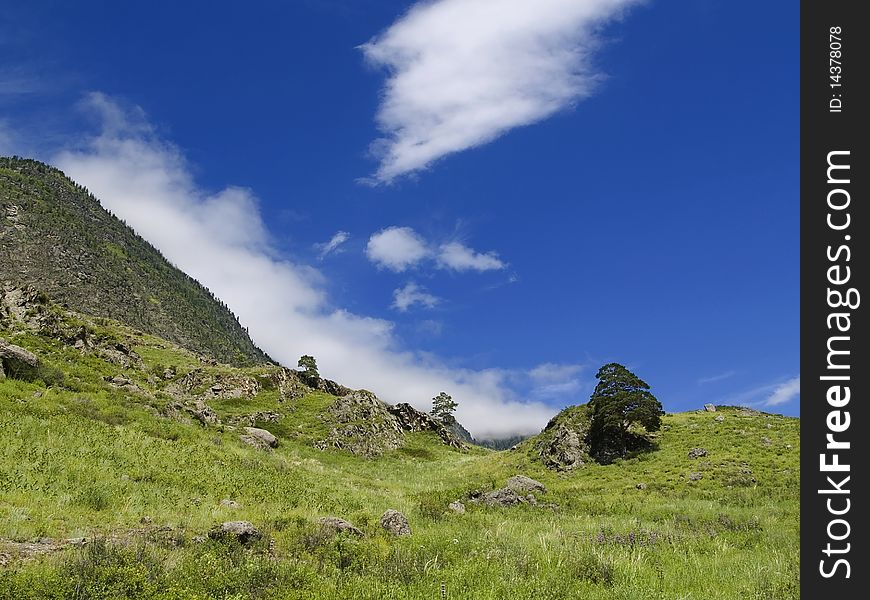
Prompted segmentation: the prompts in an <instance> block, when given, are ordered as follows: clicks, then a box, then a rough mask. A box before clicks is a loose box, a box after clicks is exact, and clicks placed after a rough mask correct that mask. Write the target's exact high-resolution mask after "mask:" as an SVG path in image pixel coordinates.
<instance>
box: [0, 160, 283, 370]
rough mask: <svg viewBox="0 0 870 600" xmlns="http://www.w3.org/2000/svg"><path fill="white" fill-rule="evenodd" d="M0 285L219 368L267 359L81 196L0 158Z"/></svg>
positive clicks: (196, 287)
mask: <svg viewBox="0 0 870 600" xmlns="http://www.w3.org/2000/svg"><path fill="white" fill-rule="evenodd" d="M0 281H10V282H13V283H15V284H17V285H22V286H26V285H33V286H35V287H37V288H39V289H40V290H41V291H43V292H45V293H46V294H47V295H48V296H49V297H51V298H52V299H53V300H56V301H58V302H60V303H63V304H65V305H67V306H69V307H70V308H72V309H74V310H77V311H81V312H84V313H88V314H91V315H95V316H101V317H108V318H113V319H117V320H119V321H121V322H123V323H125V324H127V325H130V326H131V327H135V328H137V329H141V330H142V331H145V332H147V333H151V334H154V335H157V336H160V337H162V338H165V339H167V340H170V341H172V342H175V343H177V344H179V345H181V346H184V347H185V348H188V349H190V350H193V351H195V352H199V353H201V354H206V355H208V356H211V357H212V358H214V359H217V360H220V361H222V362H226V363H230V364H236V365H253V364H260V363H265V362H267V361H268V360H269V358H268V357H267V356H266V355H265V354H264V353H263V351H262V350H260V349H259V348H257V346H256V345H255V344H254V342H253V341H251V338H250V337H249V336H248V333H247V331H246V330H245V329H244V328H243V327H242V326H241V325H240V324H239V322H238V319H237V318H236V317H235V316H234V315H233V314H232V312H230V310H229V309H228V308H227V306H226V305H224V304H223V303H222V302H221V301H220V300H218V299H217V298H215V296H214V295H213V294H211V292H209V290H207V289H206V288H205V287H203V286H202V285H200V284H199V283H198V282H197V281H195V280H194V279H192V278H191V277H189V276H188V275H186V274H185V273H183V272H181V271H180V270H179V269H177V268H175V267H174V266H173V265H172V264H170V263H169V262H168V261H167V260H166V259H165V258H164V257H163V256H162V255H161V254H160V252H159V251H158V250H156V249H155V248H154V247H153V246H152V245H151V244H149V243H148V242H146V241H145V240H143V239H142V238H141V237H139V236H138V235H137V234H136V233H135V232H134V231H133V230H132V229H130V228H129V227H128V226H126V225H125V224H124V223H123V222H122V221H120V220H119V219H117V218H116V217H114V216H113V215H111V214H110V213H109V212H108V211H106V210H105V209H104V208H103V207H102V206H101V205H100V203H99V201H98V200H97V199H96V198H95V197H94V196H93V195H91V194H90V193H88V191H87V190H86V189H85V188H83V187H82V186H80V185H78V184H76V183H75V182H73V181H72V180H70V179H69V178H68V177H66V176H65V175H64V174H63V173H62V172H60V171H59V170H57V169H55V168H53V167H50V166H48V165H45V164H43V163H40V162H37V161H34V160H27V159H20V158H2V157H0Z"/></svg>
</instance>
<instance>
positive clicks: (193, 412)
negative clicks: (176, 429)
mask: <svg viewBox="0 0 870 600" xmlns="http://www.w3.org/2000/svg"><path fill="white" fill-rule="evenodd" d="M163 414H164V415H165V416H167V417H170V418H173V419H177V420H180V421H186V420H187V417H188V416H189V417H192V418H193V419H195V420H196V421H198V422H199V424H200V425H202V426H204V427H205V426H208V425H220V422H221V420H220V418H219V417H218V415H217V413H216V412H215V411H214V410H213V409H212V408H211V407H210V406H209V405H208V404H206V403H205V402H204V401H202V400H199V399H196V400H188V401H186V402H182V401H178V400H176V401H173V402H170V403H169V404H167V405H166V408H164V409H163Z"/></svg>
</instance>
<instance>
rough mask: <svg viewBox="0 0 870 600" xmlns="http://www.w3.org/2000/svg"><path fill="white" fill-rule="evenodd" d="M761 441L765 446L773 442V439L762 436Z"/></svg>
mask: <svg viewBox="0 0 870 600" xmlns="http://www.w3.org/2000/svg"><path fill="white" fill-rule="evenodd" d="M761 443H762V444H764V445H765V446H770V445H771V444H773V440H772V439H770V438H769V437H763V438H761Z"/></svg>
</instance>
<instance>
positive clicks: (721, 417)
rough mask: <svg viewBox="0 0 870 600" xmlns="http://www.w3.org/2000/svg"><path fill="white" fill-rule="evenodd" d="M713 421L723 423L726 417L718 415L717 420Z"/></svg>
mask: <svg viewBox="0 0 870 600" xmlns="http://www.w3.org/2000/svg"><path fill="white" fill-rule="evenodd" d="M713 420H714V421H718V422H719V423H721V422H722V421H724V420H725V417H724V416H723V415H717V416H716V418H715V419H713Z"/></svg>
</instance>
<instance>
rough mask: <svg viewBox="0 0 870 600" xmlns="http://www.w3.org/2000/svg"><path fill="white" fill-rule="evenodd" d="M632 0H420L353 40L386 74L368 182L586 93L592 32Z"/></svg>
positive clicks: (592, 74) (487, 137)
mask: <svg viewBox="0 0 870 600" xmlns="http://www.w3.org/2000/svg"><path fill="white" fill-rule="evenodd" d="M638 1H639V0H535V1H530V0H435V1H429V0H424V1H421V2H418V3H417V4H415V5H414V6H413V7H412V8H411V9H410V10H409V11H408V12H407V13H406V14H405V15H403V16H402V17H401V18H399V19H398V20H397V21H396V22H395V23H393V25H392V26H390V27H389V28H388V29H387V30H386V31H384V32H383V33H381V34H380V35H378V36H376V37H375V38H373V39H372V40H370V41H369V42H368V43H366V44H364V45H363V46H361V49H362V51H363V53H364V55H365V58H366V59H367V60H368V62H370V63H371V64H373V65H375V66H379V67H384V68H386V69H387V70H388V71H389V79H388V80H387V82H386V84H385V87H384V91H383V100H382V102H381V105H380V107H379V109H378V114H377V122H378V125H379V127H380V129H381V131H382V132H383V134H384V137H383V138H382V139H379V140H377V141H376V142H375V143H374V144H373V145H372V146H373V151H374V152H375V153H377V154H379V155H380V160H381V163H380V166H379V168H378V170H377V172H376V173H375V175H374V179H375V181H377V182H380V183H388V182H390V181H392V180H393V179H395V178H396V177H398V176H400V175H403V174H406V173H411V172H413V171H417V170H420V169H425V168H426V167H428V166H429V165H431V164H432V163H433V162H434V161H436V160H438V159H439V158H441V157H443V156H446V155H448V154H452V153H454V152H459V151H462V150H466V149H468V148H473V147H475V146H479V145H481V144H485V143H487V142H490V141H492V140H493V139H495V138H497V137H499V136H500V135H502V134H503V133H505V132H506V131H508V130H510V129H513V128H515V127H519V126H522V125H529V124H531V123H535V122H537V121H540V120H542V119H545V118H547V117H549V116H551V115H552V114H554V113H556V112H558V111H560V110H563V109H565V108H567V107H569V106H571V105H572V104H573V103H575V102H576V101H577V100H579V99H582V98H584V97H586V96H589V95H590V94H591V93H592V91H593V89H594V88H595V85H596V84H597V82H598V81H599V80H600V79H601V77H600V75H598V74H597V72H596V71H595V69H594V68H593V64H592V60H591V55H592V53H593V51H594V49H595V47H596V45H597V39H596V35H595V34H596V32H597V30H598V29H599V28H600V26H601V25H602V24H603V23H605V22H606V21H608V20H611V19H613V18H615V17H618V16H619V15H620V14H621V13H622V11H623V9H624V8H626V7H628V6H630V5H632V4H636V3H637V2H638Z"/></svg>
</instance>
